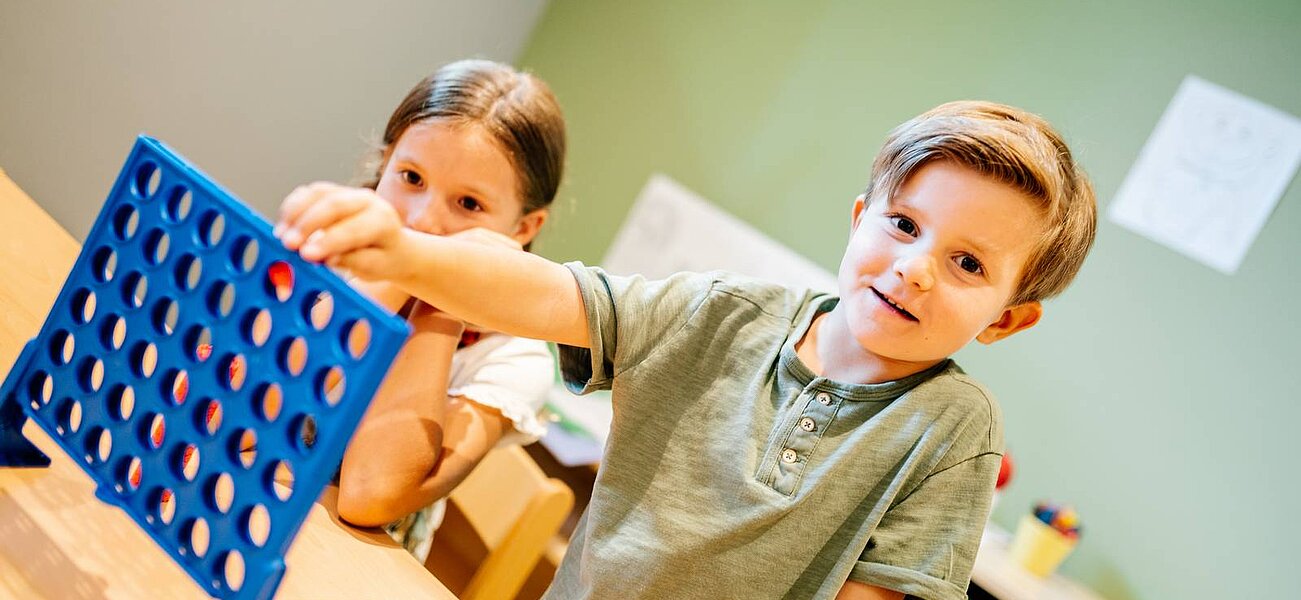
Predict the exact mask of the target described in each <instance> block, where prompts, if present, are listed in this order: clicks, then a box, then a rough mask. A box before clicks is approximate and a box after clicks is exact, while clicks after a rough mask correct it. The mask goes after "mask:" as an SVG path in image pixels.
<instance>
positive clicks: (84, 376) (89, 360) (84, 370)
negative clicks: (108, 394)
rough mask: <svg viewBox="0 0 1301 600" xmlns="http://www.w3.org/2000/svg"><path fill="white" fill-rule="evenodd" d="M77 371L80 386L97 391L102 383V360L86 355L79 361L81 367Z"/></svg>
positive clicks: (88, 390) (92, 391) (91, 391)
mask: <svg viewBox="0 0 1301 600" xmlns="http://www.w3.org/2000/svg"><path fill="white" fill-rule="evenodd" d="M77 371H78V373H77V375H78V377H79V379H80V380H81V387H82V388H84V389H85V390H86V391H87V392H90V393H95V392H98V391H99V388H100V387H101V386H103V385H104V361H102V360H100V359H98V358H95V357H93V356H88V357H86V359H85V360H83V361H81V368H79V369H78V370H77Z"/></svg>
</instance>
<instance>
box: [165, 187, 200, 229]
mask: <svg viewBox="0 0 1301 600" xmlns="http://www.w3.org/2000/svg"><path fill="white" fill-rule="evenodd" d="M193 203H194V194H192V193H191V192H190V190H189V188H187V187H185V186H180V185H178V186H176V187H174V188H172V194H171V196H169V197H168V198H167V213H166V214H167V220H169V221H171V222H173V223H180V222H181V221H184V220H185V217H188V216H190V208H191V207H192V205H193Z"/></svg>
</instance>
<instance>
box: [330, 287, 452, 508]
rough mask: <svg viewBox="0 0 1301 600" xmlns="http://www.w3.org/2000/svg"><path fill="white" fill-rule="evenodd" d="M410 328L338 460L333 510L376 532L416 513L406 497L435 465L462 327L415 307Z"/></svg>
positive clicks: (434, 312)
mask: <svg viewBox="0 0 1301 600" xmlns="http://www.w3.org/2000/svg"><path fill="white" fill-rule="evenodd" d="M411 323H412V329H413V331H412V334H411V337H410V338H408V339H407V342H406V343H405V344H404V345H403V346H402V350H401V351H400V352H399V353H398V356H397V358H396V359H395V360H394V362H393V365H392V367H390V369H389V372H388V375H387V376H385V378H384V381H383V383H382V384H381V385H380V387H379V390H378V391H377V392H376V394H375V397H374V399H373V400H371V404H370V407H369V408H367V409H366V414H365V416H364V417H362V420H361V423H360V424H359V425H358V426H357V431H356V433H355V434H353V438H352V441H350V442H349V443H348V448H347V450H346V451H345V452H344V455H343V465H342V467H341V469H340V474H339V505H338V510H339V516H340V517H341V518H342V519H344V520H345V521H348V522H350V523H353V524H354V525H361V526H378V525H383V524H385V523H388V522H390V521H393V520H395V519H398V518H400V517H402V516H405V515H406V514H408V513H410V512H412V511H413V510H415V509H416V508H419V507H420V506H422V505H416V506H410V503H411V500H412V498H411V493H412V491H413V490H415V489H416V488H417V487H419V486H420V485H421V483H422V482H424V481H425V480H426V479H428V478H429V475H430V473H432V472H433V471H434V470H435V468H436V465H437V463H438V460H439V449H440V448H441V446H442V441H443V436H444V429H445V428H444V412H445V410H446V404H447V403H446V401H445V399H446V398H447V383H448V374H449V372H450V370H451V364H452V353H453V352H455V351H456V346H457V343H458V342H459V341H460V339H461V331H462V329H463V327H464V326H463V325H462V323H461V322H460V321H458V320H456V319H453V318H451V317H449V316H448V315H447V314H445V313H441V312H438V311H435V310H431V309H429V308H428V307H417V309H416V310H415V311H414V313H413V315H412V318H411ZM425 504H428V502H426V503H425Z"/></svg>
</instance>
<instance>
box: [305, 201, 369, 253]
mask: <svg viewBox="0 0 1301 600" xmlns="http://www.w3.org/2000/svg"><path fill="white" fill-rule="evenodd" d="M313 210H315V209H313ZM309 216H310V215H309ZM304 218H307V216H305V217H304ZM384 227H385V221H384V214H383V213H381V212H379V211H373V210H370V211H354V212H352V213H350V214H345V215H344V216H342V217H340V218H338V219H337V220H335V221H334V222H333V224H332V225H327V226H325V227H324V228H322V229H317V230H315V231H313V232H312V233H310V234H308V236H307V240H306V241H304V242H303V247H302V248H300V249H299V253H300V254H301V255H302V256H303V258H305V259H307V260H313V261H324V260H326V259H328V258H331V257H334V256H338V255H342V254H345V253H348V252H351V251H354V250H358V249H361V248H365V247H367V246H371V245H373V244H374V243H375V242H376V241H378V238H379V236H380V235H381V234H382V233H383V230H384Z"/></svg>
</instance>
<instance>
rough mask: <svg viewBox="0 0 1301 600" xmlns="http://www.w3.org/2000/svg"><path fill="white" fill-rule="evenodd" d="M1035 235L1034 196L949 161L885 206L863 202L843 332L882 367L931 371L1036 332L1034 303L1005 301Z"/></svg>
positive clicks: (916, 176) (915, 176) (851, 251)
mask: <svg viewBox="0 0 1301 600" xmlns="http://www.w3.org/2000/svg"><path fill="white" fill-rule="evenodd" d="M1041 231H1042V224H1041V223H1040V217H1039V212H1038V210H1037V208H1036V206H1035V204H1034V201H1033V200H1032V199H1031V198H1029V197H1028V196H1026V195H1025V194H1023V193H1021V192H1020V191H1019V190H1017V189H1015V188H1013V187H1011V186H1009V185H1006V184H1004V183H1001V182H998V181H996V180H994V179H991V178H988V177H985V176H983V175H980V174H978V173H977V172H975V171H974V170H971V169H969V168H967V167H964V166H962V165H960V164H957V163H954V162H949V161H935V162H931V163H928V164H926V165H923V166H922V167H921V168H919V169H917V170H916V171H914V172H913V173H912V175H911V176H909V177H908V179H907V180H905V181H904V184H903V185H902V186H901V187H900V189H899V192H898V193H897V194H895V196H894V197H892V198H890V199H889V200H888V201H882V200H878V201H876V202H874V203H872V204H871V205H866V206H865V201H864V198H863V197H862V196H860V197H859V198H858V199H856V200H855V202H854V231H853V234H852V235H851V237H850V241H849V246H848V248H846V250H845V256H844V259H843V260H842V261H841V264H840V275H839V280H840V295H841V305H842V306H843V308H844V309H845V311H846V312H845V316H846V319H847V322H848V327H849V331H850V332H851V334H852V335H853V337H854V339H855V340H856V341H857V342H858V344H859V346H861V347H862V348H863V349H864V350H865V351H867V352H868V353H870V354H873V355H875V356H877V357H879V358H881V359H884V360H885V361H887V362H894V363H917V364H919V365H921V366H929V365H930V364H934V363H935V362H938V361H939V360H942V359H944V358H946V357H948V356H950V355H951V354H953V353H954V352H956V351H957V350H958V349H960V348H962V347H963V346H965V345H966V344H967V343H968V342H970V341H971V340H973V339H977V338H978V339H980V341H981V342H984V343H990V342H993V341H996V340H999V339H1002V338H1004V337H1007V336H1009V335H1011V334H1013V333H1016V332H1017V331H1020V330H1022V329H1026V328H1028V327H1030V326H1032V325H1034V323H1035V322H1036V321H1038V319H1039V316H1040V315H1041V314H1042V312H1041V308H1040V306H1039V304H1038V303H1037V302H1034V303H1027V304H1021V305H1018V306H1015V307H1009V306H1007V302H1008V300H1009V299H1011V297H1012V294H1013V292H1014V291H1015V288H1016V284H1017V280H1018V279H1019V277H1020V275H1021V271H1022V269H1023V268H1024V266H1025V264H1026V262H1027V261H1028V260H1029V258H1030V253H1031V252H1032V250H1033V248H1034V243H1035V240H1036V238H1037V237H1038V236H1039V234H1040V232H1041Z"/></svg>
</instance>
